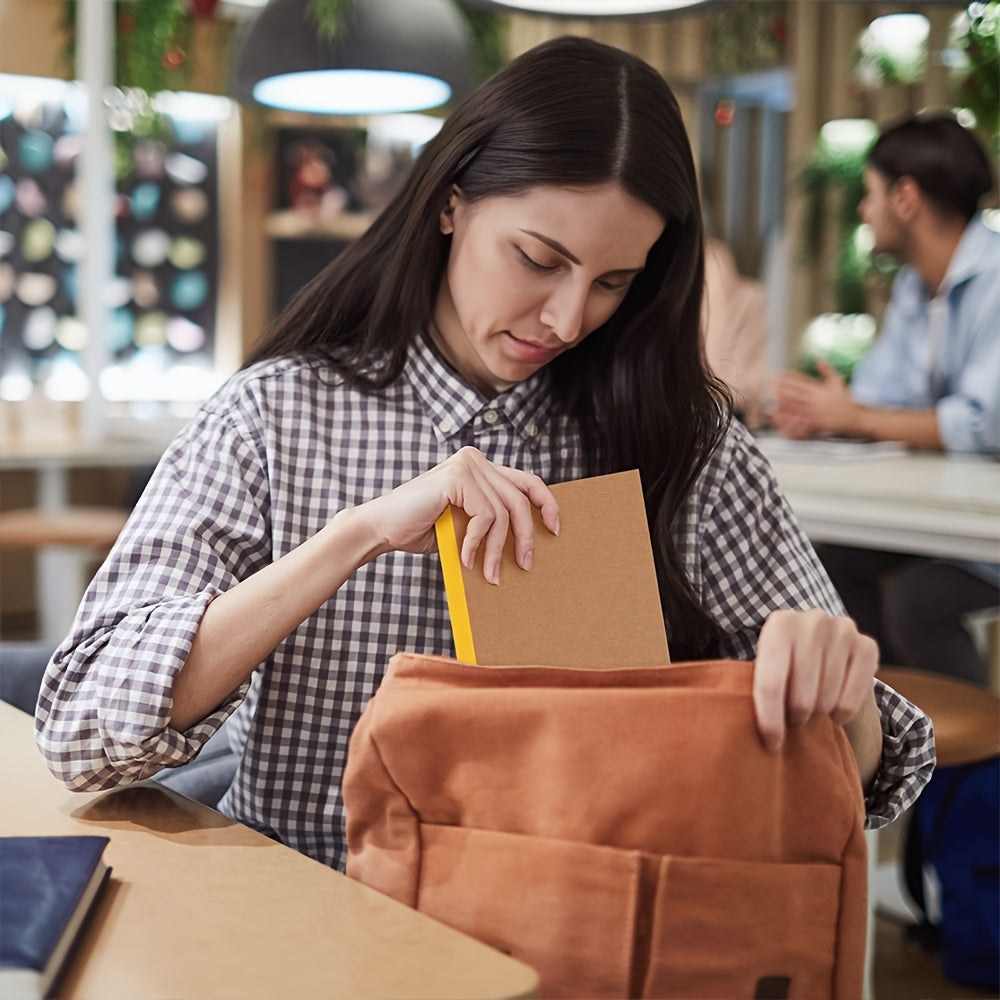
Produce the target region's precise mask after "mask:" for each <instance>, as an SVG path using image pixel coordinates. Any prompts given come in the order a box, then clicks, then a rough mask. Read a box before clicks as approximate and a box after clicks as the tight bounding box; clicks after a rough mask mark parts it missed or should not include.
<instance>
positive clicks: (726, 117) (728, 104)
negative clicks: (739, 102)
mask: <svg viewBox="0 0 1000 1000" xmlns="http://www.w3.org/2000/svg"><path fill="white" fill-rule="evenodd" d="M735 114H736V111H735V109H734V108H733V102H732V101H719V103H718V104H717V105H716V107H715V120H716V121H717V122H718V123H719V124H720V125H722V126H726V125H732V124H733V118H734V117H735Z"/></svg>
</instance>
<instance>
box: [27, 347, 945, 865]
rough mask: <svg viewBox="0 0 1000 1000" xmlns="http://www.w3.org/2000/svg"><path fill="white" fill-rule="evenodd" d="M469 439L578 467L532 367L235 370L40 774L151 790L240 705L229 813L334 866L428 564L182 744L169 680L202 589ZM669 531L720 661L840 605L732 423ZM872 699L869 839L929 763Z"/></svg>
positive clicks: (924, 723)
mask: <svg viewBox="0 0 1000 1000" xmlns="http://www.w3.org/2000/svg"><path fill="white" fill-rule="evenodd" d="M464 445H475V446H476V447H477V448H479V449H481V450H482V451H483V452H484V453H485V454H486V455H487V456H488V457H489V458H490V459H492V460H493V461H494V462H497V463H500V464H502V465H507V466H514V467H517V468H521V469H524V470H526V471H529V472H533V473H536V474H538V475H539V476H541V477H542V479H544V480H547V481H551V476H552V472H553V469H554V468H558V469H561V470H563V477H564V478H567V479H569V478H576V477H579V476H580V475H582V474H583V469H582V465H581V458H580V450H579V438H578V435H577V434H576V433H575V431H574V430H573V428H572V427H571V425H570V424H569V423H568V421H567V420H565V419H564V418H562V417H558V416H557V415H556V414H555V413H554V412H553V408H552V403H551V397H550V393H549V392H548V391H547V375H546V373H545V372H544V371H542V372H539V373H538V374H536V375H535V376H533V377H532V378H530V379H528V380H527V381H525V382H523V383H521V384H519V385H517V386H515V387H514V388H513V389H511V390H510V391H508V392H505V393H502V394H501V395H499V396H497V397H496V398H495V399H492V400H487V399H484V398H483V397H482V396H480V395H479V394H478V393H477V392H476V391H475V390H473V389H472V388H471V387H470V386H468V385H467V384H466V383H465V382H464V381H463V380H462V379H461V378H459V377H458V376H457V375H456V374H455V373H454V372H453V371H452V370H451V369H450V368H449V367H448V366H447V365H445V364H444V363H443V362H442V361H441V360H440V358H439V357H438V355H437V354H436V352H435V351H434V349H433V347H432V346H431V345H430V344H429V343H427V342H426V341H425V340H423V339H422V338H418V339H417V341H416V343H414V345H413V346H412V348H411V349H410V353H409V356H408V360H407V365H406V368H405V370H404V372H403V375H402V376H401V377H400V378H399V379H398V380H397V381H396V382H395V383H394V384H393V385H391V386H390V387H389V388H387V389H385V390H383V391H380V392H376V393H362V392H360V391H358V390H356V389H353V388H350V387H348V386H346V385H344V384H343V382H342V380H341V379H340V378H338V377H337V376H335V375H334V374H332V373H331V371H330V370H329V368H328V367H327V366H325V365H324V364H322V363H320V362H317V361H306V360H302V359H281V360H276V361H267V362H263V363H261V364H258V365H256V366H254V367H252V368H249V369H247V370H246V371H243V372H241V373H239V374H237V375H236V376H234V377H233V378H232V379H231V380H230V381H229V382H228V383H227V384H226V385H225V386H224V387H223V388H222V389H221V390H220V391H219V393H217V395H216V396H215V397H214V398H213V399H211V400H210V401H209V402H208V403H207V404H206V405H205V406H204V407H203V408H202V410H201V411H200V413H199V414H198V415H197V416H196V417H195V418H194V420H193V421H192V422H191V424H190V425H189V426H188V427H187V428H186V429H185V430H184V431H182V432H181V434H180V435H179V436H178V437H177V439H176V440H175V441H174V442H173V444H172V445H171V446H170V448H169V449H168V450H167V452H166V453H165V455H164V456H163V458H162V460H161V462H160V464H159V466H158V467H157V470H156V472H155V473H154V475H153V478H152V480H151V481H150V483H149V485H148V487H147V489H146V491H145V493H144V495H143V497H142V499H141V500H140V502H139V504H138V505H137V507H136V509H135V511H134V512H133V515H132V517H131V518H130V520H129V522H128V524H127V525H126V527H125V529H124V531H123V532H122V534H121V537H120V538H119V540H118V542H117V544H116V545H115V547H114V549H113V551H112V552H111V554H110V555H109V557H108V559H107V560H106V562H105V563H104V565H103V566H102V568H101V569H100V571H99V573H98V575H97V576H96V578H95V579H94V581H93V583H92V584H91V586H90V587H89V589H88V590H87V593H86V595H85V597H84V599H83V602H82V604H81V607H80V610H79V612H78V614H77V617H76V620H75V622H74V624H73V626H72V630H71V633H70V635H69V636H68V637H67V639H66V640H65V641H64V642H63V643H62V645H61V646H60V648H59V650H58V651H57V652H56V654H55V656H54V657H53V660H52V662H51V663H50V665H49V669H48V671H47V674H46V677H45V681H44V684H43V688H42V693H41V697H40V700H39V704H38V712H37V729H38V744H39V747H40V749H41V751H42V753H43V755H44V756H45V758H46V760H47V761H48V764H49V767H50V768H51V770H52V771H53V773H54V774H56V775H57V776H58V777H59V778H61V779H62V780H63V781H64V782H66V783H67V785H69V787H71V788H74V789H79V790H93V789H100V788H108V787H110V786H113V785H117V784H121V783H124V782H131V781H137V780H141V779H144V778H148V777H149V776H151V775H152V774H154V773H156V772H157V771H159V770H161V769H163V768H165V767H175V766H177V765H180V764H183V763H185V762H186V761H189V760H190V759H191V758H192V757H194V756H195V755H196V754H197V752H198V750H199V749H200V748H201V747H202V746H203V745H204V743H205V742H206V740H207V739H208V738H209V737H210V736H211V735H212V734H213V733H215V732H216V731H217V730H218V728H219V727H220V725H221V724H222V723H223V721H224V720H225V719H226V718H227V717H228V716H230V715H232V714H233V713H234V712H235V717H234V719H233V723H232V727H231V728H232V730H233V736H232V740H233V743H234V745H235V747H236V750H237V753H238V754H239V756H240V764H239V768H238V771H237V774H236V777H235V780H234V782H233V784H232V787H231V788H230V789H229V791H228V793H227V794H226V796H225V798H224V799H223V801H222V803H221V805H220V808H221V810H222V811H223V812H224V813H226V814H228V815H229V816H232V817H233V818H235V819H238V820H241V821H243V822H245V823H247V824H249V825H251V826H253V827H255V828H257V829H259V830H263V831H264V832H266V833H268V834H270V835H272V836H275V837H277V838H278V839H280V840H281V841H282V842H284V843H286V844H288V845H290V846H292V847H294V848H296V849H297V850H299V851H302V852H304V853H305V854H308V855H310V856H312V857H314V858H317V859H319V860H321V861H323V862H325V863H327V864H329V865H333V866H336V867H340V868H342V867H343V865H344V861H345V852H346V848H345V838H344V810H343V803H342V801H341V797H340V781H341V774H342V771H343V767H344V762H345V759H346V756H347V749H348V741H349V738H350V735H351V731H352V729H353V727H354V724H355V722H356V721H357V719H358V716H359V715H360V713H361V711H362V709H363V708H364V706H365V704H366V702H367V701H368V699H369V698H370V697H371V696H372V694H373V693H374V692H375V690H376V688H377V687H378V685H379V681H380V680H381V678H382V675H383V672H384V670H385V667H386V664H387V663H388V661H389V659H390V657H391V656H392V655H393V654H394V653H396V652H397V651H400V650H409V651H413V652H428V653H445V654H450V655H453V652H454V647H453V644H452V636H451V629H450V624H449V618H448V610H447V604H446V600H445V595H444V588H443V584H442V579H441V571H440V566H439V564H438V561H437V559H436V557H433V556H419V555H412V554H408V553H401V552H396V553H390V554H387V555H383V556H381V557H379V558H378V559H376V560H374V561H373V562H371V563H369V564H368V565H365V566H363V567H361V568H360V569H359V570H358V571H357V572H356V573H355V574H354V575H353V576H352V577H351V578H350V579H348V580H347V582H346V583H345V584H344V585H343V586H342V587H341V588H340V590H339V591H338V592H337V593H336V594H334V595H333V596H332V597H331V598H330V599H329V600H328V601H327V602H326V603H325V604H324V605H323V606H322V607H321V608H320V609H319V610H318V611H317V612H316V613H315V614H314V615H312V616H311V617H310V618H308V619H307V620H306V621H305V622H303V623H302V625H301V626H299V628H297V629H296V630H295V631H294V632H292V634H291V635H289V636H288V637H287V638H286V639H285V640H284V641H283V642H282V643H281V644H280V645H279V646H278V647H277V648H276V649H275V650H274V652H273V653H272V654H271V655H270V656H269V657H268V658H267V660H266V661H265V662H264V663H262V664H261V665H260V666H259V667H258V668H257V670H256V671H255V672H254V674H253V676H252V677H251V679H250V681H248V682H247V683H246V684H244V685H242V686H241V687H240V688H239V689H238V690H237V691H235V692H234V693H233V694H232V695H231V696H230V697H229V698H228V699H227V700H226V701H225V702H224V703H223V704H222V705H220V706H219V708H218V709H217V710H216V711H215V712H213V713H212V714H211V715H209V716H208V717H206V718H205V719H204V720H202V721H201V722H199V723H197V724H196V725H194V726H192V727H191V728H190V729H189V730H188V731H186V732H178V731H177V730H175V729H172V728H171V727H170V725H169V719H170V710H171V687H172V680H173V677H174V675H175V674H176V672H177V671H178V670H180V668H181V667H182V666H183V664H184V661H185V659H186V657H187V655H188V652H189V650H190V647H191V642H192V639H193V638H194V635H195V632H196V630H197V628H198V624H199V621H200V619H201V617H202V614H203V612H204V610H205V607H206V606H207V604H208V602H209V601H211V600H212V598H213V597H214V596H216V595H218V594H219V593H221V592H223V591H225V590H227V589H228V588H230V587H232V586H233V585H234V584H235V583H236V582H237V581H239V580H242V579H245V578H246V577H248V576H249V575H250V574H252V573H254V572H255V571H256V570H259V569H260V568H262V567H263V566H266V565H268V564H269V563H271V562H272V561H273V560H275V559H278V558H280V557H281V556H283V555H285V554H286V553H288V552H290V551H291V550H292V549H294V548H295V547H296V546H298V545H300V544H301V543H302V542H303V541H305V540H306V539H307V538H309V537H310V536H312V535H314V534H315V533H316V532H317V531H319V530H320V528H322V527H323V526H324V525H325V524H326V523H327V522H328V521H329V520H330V518H331V517H332V516H333V515H334V514H335V513H336V512H337V511H338V510H341V509H342V508H344V507H349V506H354V505H357V504H360V503H363V502H364V501H366V500H369V499H371V498H373V497H376V496H379V495H380V494H383V493H385V492H387V491H388V490H391V489H392V488H394V487H396V486H398V485H399V484H401V483H404V482H407V481H408V480H410V479H412V478H414V477H415V476H417V475H418V474H419V473H421V472H424V471H425V470H427V469H429V468H431V467H432V466H434V465H436V464H437V463H439V462H441V461H443V460H444V459H446V458H448V456H450V455H452V454H453V453H454V452H455V451H456V450H457V449H458V448H460V447H462V446H464ZM554 458H555V459H558V461H557V462H555V463H554ZM675 538H676V543H677V545H678V548H679V552H680V555H681V557H682V559H683V563H684V566H685V567H686V570H687V572H688V574H689V576H690V579H691V581H692V583H693V585H694V588H695V591H696V592H697V593H698V594H699V596H700V598H701V600H702V602H703V604H704V607H705V608H706V610H707V611H708V613H709V614H710V615H712V616H713V618H714V619H715V620H716V621H718V622H719V624H720V625H721V626H722V629H723V630H724V632H725V640H724V648H722V649H720V650H718V653H719V655H721V656H730V657H737V658H744V659H745V658H752V656H753V654H754V649H755V644H756V640H757V634H758V632H759V630H760V627H761V625H762V624H763V621H764V619H765V618H766V616H767V615H768V614H769V613H770V612H771V611H772V610H774V609H776V608H813V607H819V608H824V609H826V610H828V611H831V612H834V613H842V606H841V604H840V601H839V600H838V598H837V596H836V594H835V593H834V591H833V589H832V587H831V585H830V583H829V581H828V579H827V577H826V575H825V573H824V571H823V570H822V568H821V566H820V565H819V563H818V562H817V560H816V557H815V555H814V553H813V551H812V548H811V546H810V545H809V543H808V541H807V540H806V539H805V537H804V536H803V534H802V532H801V530H800V528H799V526H798V524H797V523H796V520H795V518H794V516H793V515H792V513H791V511H790V509H789V507H788V505H787V503H786V502H785V500H784V499H783V497H782V496H781V495H780V493H779V492H778V488H777V485H776V483H775V480H774V476H773V474H772V472H771V470H770V468H769V466H768V464H767V461H766V460H765V459H764V457H763V456H762V455H761V454H760V452H759V451H758V450H757V448H756V446H755V445H754V442H753V440H752V438H751V437H750V436H749V434H747V432H746V431H745V430H744V429H743V428H742V427H741V426H740V425H739V424H735V425H734V427H733V428H732V430H731V432H730V433H729V435H728V436H727V438H726V439H725V441H724V442H723V444H722V445H721V446H720V448H719V449H718V450H717V452H716V453H715V454H714V455H713V457H712V458H711V459H710V460H709V462H708V464H707V466H706V468H705V469H704V471H703V472H702V474H701V476H700V478H699V479H698V481H697V484H696V486H695V488H694V489H693V490H692V493H691V496H690V497H689V499H688V502H687V504H686V506H685V508H684V509H683V510H682V512H681V515H680V517H679V518H678V519H677V523H676V527H675ZM668 632H669V629H668ZM876 689H877V700H878V703H879V708H880V710H881V713H882V720H883V732H884V738H883V739H884V752H883V763H882V766H881V768H880V771H879V774H878V776H877V779H876V782H875V787H874V788H873V789H872V791H871V793H870V794H869V796H868V802H867V807H868V822H869V824H870V825H871V826H881V825H883V824H884V823H887V822H889V821H890V820H891V819H893V818H894V817H895V816H896V815H897V814H898V813H899V812H900V811H901V810H902V809H904V808H906V806H908V805H909V804H910V803H911V802H912V801H913V800H914V798H915V797H916V795H917V793H918V791H919V789H920V787H921V786H922V784H923V783H924V781H926V779H927V777H928V776H929V774H930V770H931V768H932V766H933V760H934V751H933V739H932V735H931V730H930V724H929V722H928V720H927V719H926V718H925V717H924V716H923V715H922V714H921V713H920V712H919V711H918V710H917V709H915V708H914V707H913V706H912V705H910V704H909V703H908V702H906V701H905V700H904V699H902V698H901V697H900V696H899V695H897V694H896V693H895V692H893V691H891V690H890V689H888V688H885V687H884V686H883V685H881V684H880V683H879V682H876Z"/></svg>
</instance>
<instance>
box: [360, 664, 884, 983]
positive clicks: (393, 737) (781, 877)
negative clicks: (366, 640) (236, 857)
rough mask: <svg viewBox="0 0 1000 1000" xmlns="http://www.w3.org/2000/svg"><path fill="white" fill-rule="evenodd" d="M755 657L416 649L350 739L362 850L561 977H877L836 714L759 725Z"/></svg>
mask: <svg viewBox="0 0 1000 1000" xmlns="http://www.w3.org/2000/svg"><path fill="white" fill-rule="evenodd" d="M751 677H752V666H751V664H748V663H743V662H738V661H712V662H703V663H682V664H674V665H670V666H665V667H652V668H636V669H620V670H580V669H572V668H564V667H483V666H472V665H468V664H464V663H459V662H457V661H455V660H451V659H447V658H445V657H435V656H417V655H412V654H406V653H404V654H399V655H397V656H395V657H394V658H393V660H392V661H391V663H390V666H389V670H388V672H387V674H386V676H385V679H384V680H383V682H382V685H381V687H380V689H379V691H378V693H377V694H376V695H375V697H374V698H373V699H372V700H371V701H370V702H369V704H368V706H367V708H366V709H365V711H364V714H363V715H362V717H361V720H360V722H359V723H358V725H357V728H356V729H355V732H354V734H353V737H352V740H351V747H350V754H349V758H348V763H347V769H346V771H345V775H344V783H343V795H344V803H345V806H346V810H347V836H348V846H349V856H348V862H347V872H348V874H349V875H351V876H352V877H354V878H357V879H359V880H360V881H361V882H364V883H366V884H368V885H370V886H373V887H374V888H376V889H378V890H380V891H382V892H384V893H386V894H388V895H390V896H393V897H395V898H396V899H399V900H401V901H402V902H404V903H407V904H408V905H410V906H412V907H415V908H416V909H418V910H420V911H422V912H424V913H427V914H429V915H430V916H432V917H435V918H437V919H439V920H441V921H443V922H444V923H446V924H450V925H451V926H453V927H456V928H458V929H459V930H462V931H464V932H466V933H467V934H470V935H471V936H473V937H476V938H478V939H480V940H482V941H484V942H486V943H487V944H490V945H492V946H494V947H495V948H498V949H500V950H502V951H504V952H507V953H508V954H511V955H513V956H514V957H515V958H518V959H520V960H522V961H524V962H526V963H527V964H529V965H531V966H533V967H534V968H535V969H536V970H537V971H538V973H539V976H540V979H541V995H542V997H588V998H600V997H609V998H610V997H614V998H621V997H683V998H687V1000H691V998H725V1000H734V998H742V997H745V998H748V1000H749V998H768V997H773V998H781V997H788V998H802V1000H821V998H824V997H831V998H837V1000H857V998H858V997H860V996H861V995H862V976H863V966H864V949H865V926H866V924H865V921H866V888H867V871H866V853H865V841H864V835H863V821H864V807H863V801H862V795H861V789H860V783H859V780H858V773H857V768H856V765H855V762H854V757H853V755H852V753H851V749H850V746H849V744H848V742H847V738H846V736H845V735H844V733H843V730H842V729H841V727H839V726H837V725H835V724H834V723H833V722H832V721H831V720H830V719H828V718H825V717H824V718H817V719H813V720H812V721H810V722H809V723H808V724H807V725H805V726H804V727H802V728H800V729H796V730H794V731H792V732H790V733H789V736H788V739H787V740H786V742H785V745H784V747H783V748H782V750H781V751H780V752H778V753H777V754H769V753H767V752H766V751H765V750H764V749H763V747H762V745H761V742H760V739H759V737H758V734H757V729H756V725H755V721H754V714H753V707H752V702H751Z"/></svg>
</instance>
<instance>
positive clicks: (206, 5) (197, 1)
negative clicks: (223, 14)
mask: <svg viewBox="0 0 1000 1000" xmlns="http://www.w3.org/2000/svg"><path fill="white" fill-rule="evenodd" d="M218 6H219V0H188V8H189V9H190V11H191V13H192V14H193V15H194V16H195V18H197V19H198V20H200V21H207V20H208V19H209V18H211V17H213V16H214V15H215V8H216V7H218Z"/></svg>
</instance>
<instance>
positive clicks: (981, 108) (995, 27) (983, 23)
mask: <svg viewBox="0 0 1000 1000" xmlns="http://www.w3.org/2000/svg"><path fill="white" fill-rule="evenodd" d="M951 49H952V52H953V53H954V54H955V55H956V59H955V62H956V63H957V65H956V66H955V67H954V69H955V76H956V80H957V85H958V100H959V102H960V103H961V104H962V105H964V106H965V107H967V108H969V110H970V111H972V113H973V114H974V115H975V116H976V121H977V122H978V124H979V126H980V128H981V129H982V130H983V132H985V133H986V134H987V135H990V136H992V137H993V139H994V140H995V141H996V146H997V152H998V153H1000V2H996V0H993V2H991V3H970V4H969V6H968V8H967V9H966V11H965V13H963V14H961V15H959V17H958V18H957V19H956V21H955V24H954V27H953V34H952V38H951Z"/></svg>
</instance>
